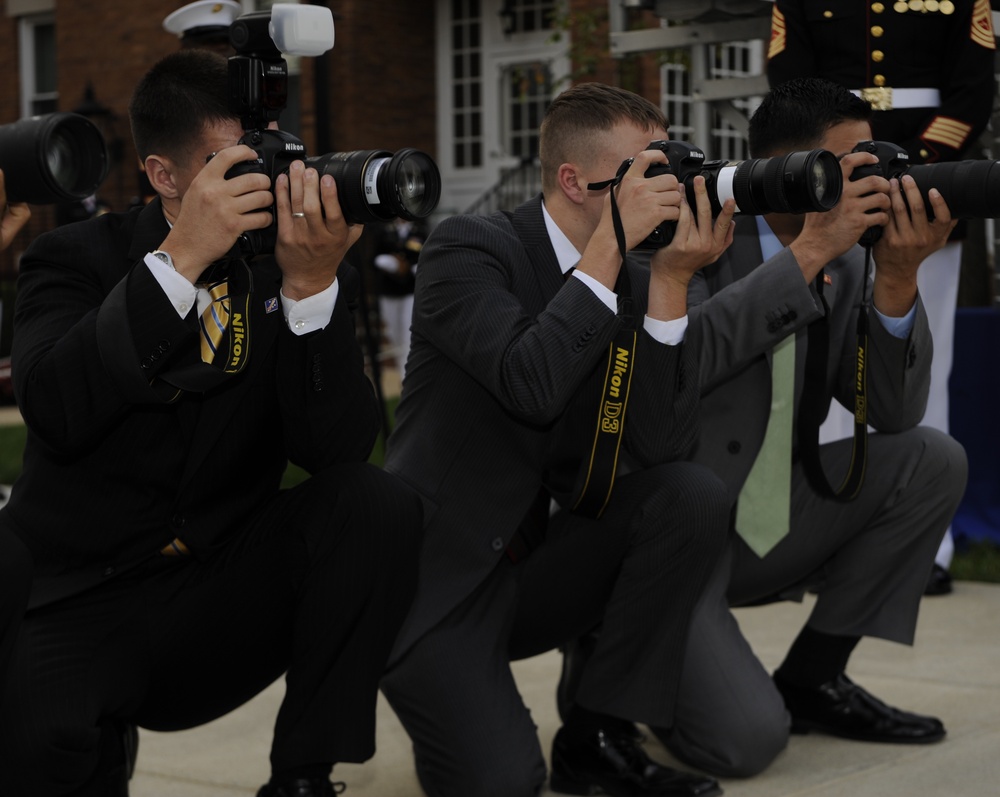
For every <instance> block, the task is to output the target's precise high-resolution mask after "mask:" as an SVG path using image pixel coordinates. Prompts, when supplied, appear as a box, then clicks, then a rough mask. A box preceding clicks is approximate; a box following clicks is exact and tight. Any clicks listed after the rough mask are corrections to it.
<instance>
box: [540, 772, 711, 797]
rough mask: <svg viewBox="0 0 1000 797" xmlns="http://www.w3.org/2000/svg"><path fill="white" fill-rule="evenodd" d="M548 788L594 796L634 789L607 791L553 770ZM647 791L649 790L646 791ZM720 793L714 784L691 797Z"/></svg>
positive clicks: (625, 795) (628, 795) (613, 796)
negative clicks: (712, 786)
mask: <svg viewBox="0 0 1000 797" xmlns="http://www.w3.org/2000/svg"><path fill="white" fill-rule="evenodd" d="M549 789H550V790H551V791H554V792H558V793H559V794H577V795H583V797H594V795H599V794H606V795H610V797H634V796H635V791H634V790H631V789H618V790H612V791H608V790H607V789H605V788H604V787H603V786H602V785H601V784H600V783H594V782H585V781H579V780H571V779H569V778H566V777H563V776H562V775H559V774H558V773H556V772H553V773H552V774H551V776H550V777H549ZM647 793H649V792H647ZM720 794H722V787H721V786H718V785H716V786H715V787H714V788H711V789H708V790H707V791H703V792H699V793H698V794H696V795H691V797H718V795H720Z"/></svg>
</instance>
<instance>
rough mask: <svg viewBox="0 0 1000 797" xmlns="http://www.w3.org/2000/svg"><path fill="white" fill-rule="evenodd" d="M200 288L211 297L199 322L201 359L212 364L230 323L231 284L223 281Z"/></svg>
mask: <svg viewBox="0 0 1000 797" xmlns="http://www.w3.org/2000/svg"><path fill="white" fill-rule="evenodd" d="M200 287H203V288H204V289H205V290H207V291H208V295H209V296H210V297H211V301H210V302H209V304H208V307H206V308H205V311H204V312H203V313H202V314H201V318H200V319H199V321H198V326H199V327H201V359H202V361H203V362H206V363H210V362H212V359H213V358H214V357H215V352H216V349H218V347H219V341H221V340H222V336H223V334H224V333H225V331H226V325H227V324H228V323H229V282H228V280H224V279H223V280H219V281H218V282H213V283H211V284H205V285H202V286H200Z"/></svg>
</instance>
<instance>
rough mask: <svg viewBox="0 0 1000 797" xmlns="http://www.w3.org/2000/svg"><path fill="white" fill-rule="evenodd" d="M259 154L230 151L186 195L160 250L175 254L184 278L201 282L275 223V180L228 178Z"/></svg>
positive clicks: (252, 174) (256, 175)
mask: <svg viewBox="0 0 1000 797" xmlns="http://www.w3.org/2000/svg"><path fill="white" fill-rule="evenodd" d="M256 157H257V153H256V152H254V151H253V149H251V148H250V147H248V146H246V145H244V144H238V145H236V146H233V147H226V148H225V149H222V150H219V152H217V153H216V154H215V156H214V157H213V158H212V159H211V160H210V161H208V163H206V164H205V166H204V167H202V169H201V171H199V172H198V174H197V175H195V177H194V179H193V180H192V181H191V185H190V186H188V188H187V191H185V192H184V196H183V200H182V202H181V205H180V210H179V212H178V213H177V217H176V219H173V220H172V221H173V227H172V228H171V230H170V233H169V234H168V235H167V237H166V239H165V240H164V241H163V243H162V244H161V245H160V248H161V249H165V250H166V251H168V252H170V254H171V256H172V257H173V261H174V267H175V268H176V269H177V271H178V273H180V274H182V275H183V276H185V277H187V278H188V279H189V280H191V282H196V281H197V280H198V277H199V276H200V275H201V273H202V272H203V271H204V270H205V269H206V268H207V267H208V266H209V265H210V264H211V263H213V262H214V261H216V260H218V259H219V258H221V257H223V256H224V255H225V254H226V253H227V252H228V251H229V250H230V249H232V247H233V244H235V243H236V240H237V238H239V236H240V235H241V234H242V233H244V232H245V231H247V230H260V229H263V228H264V227H267V226H268V225H269V224H270V223H271V213H270V211H268V210H267V208H269V207H270V206H271V204H272V202H273V201H274V200H273V197H272V195H271V191H270V188H271V180H270V178H268V176H267V175H266V174H260V173H255V172H250V173H247V174H241V175H239V176H236V177H233V178H232V179H229V180H227V179H226V172H227V171H228V170H229V169H230V168H231V167H233V166H234V165H236V164H237V163H240V162H243V161H248V160H253V159H255V158H256Z"/></svg>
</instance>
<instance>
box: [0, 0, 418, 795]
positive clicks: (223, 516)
mask: <svg viewBox="0 0 1000 797" xmlns="http://www.w3.org/2000/svg"><path fill="white" fill-rule="evenodd" d="M292 8H294V9H298V13H309V12H310V11H311V10H313V9H318V10H319V11H321V12H325V15H326V16H325V18H326V19H328V20H329V25H330V40H329V41H330V44H329V45H328V47H329V46H332V16H331V15H330V12H329V10H328V9H322V8H319V7H307V6H293V7H292ZM307 9H308V10H307ZM306 27H307V28H308V29H310V30H311V31H315V30H317V26H316V25H314V24H310V25H308V26H306ZM272 29H273V27H272ZM328 47H327V48H328ZM232 71H233V70H232V67H231V64H230V65H227V62H226V60H225V59H223V58H222V57H221V56H218V55H215V54H212V53H210V52H207V51H200V50H184V51H181V52H178V53H175V54H173V55H171V56H168V57H166V58H164V59H162V60H161V61H160V62H159V63H157V64H156V65H155V66H154V67H153V68H152V69H151V70H150V71H149V72H148V73H147V74H146V75H145V76H144V77H143V78H142V80H141V81H140V82H139V85H138V86H137V88H136V90H135V92H134V95H133V98H132V102H131V103H130V107H129V114H130V121H131V125H132V131H133V137H134V139H135V143H136V148H137V150H138V152H139V153H140V156H141V157H142V159H143V161H144V165H145V168H146V172H147V174H148V175H149V179H150V182H151V184H152V185H153V187H154V188H155V189H156V192H157V197H156V199H155V200H154V201H152V202H151V203H150V204H149V205H147V206H145V207H143V208H136V209H134V210H131V211H129V212H127V213H110V214H105V215H103V216H101V217H99V218H97V219H93V220H90V221H86V222H82V223H80V224H75V225H70V226H67V227H62V228H59V229H57V230H55V231H53V232H50V233H47V234H45V235H42V236H40V237H39V238H38V239H37V240H36V241H35V242H34V243H33V244H32V246H31V247H30V248H29V249H28V251H27V252H26V253H25V255H24V257H23V259H22V265H21V274H20V278H19V286H18V302H17V309H16V313H15V339H14V352H13V366H14V383H15V390H16V395H17V399H18V405H19V407H20V408H21V411H22V413H23V415H24V418H25V422H26V425H27V428H28V438H27V445H26V451H25V466H24V469H23V472H22V475H21V477H20V479H19V480H18V482H17V483H16V485H15V488H14V490H13V493H12V498H11V501H10V503H9V504H8V505H7V506H6V507H5V508H4V509H3V510H2V511H0V543H7V542H10V541H12V540H13V541H16V542H17V543H18V544H19V545H20V546H21V548H22V549H23V551H26V552H27V553H26V559H27V562H26V564H25V567H28V566H29V564H30V567H31V568H33V572H34V578H33V581H32V584H31V594H30V603H29V607H28V610H27V611H26V612H24V613H22V616H20V617H15V618H14V620H13V622H11V623H9V624H7V625H5V627H4V628H2V629H0V631H2V633H3V636H4V639H2V640H0V643H2V644H0V650H3V649H4V648H5V647H6V646H8V645H9V649H10V655H9V666H8V668H7V672H6V675H5V677H4V678H3V681H2V683H0V771H2V773H3V774H2V776H0V781H2V783H3V788H2V791H4V793H11V794H35V793H38V794H74V795H81V796H83V795H88V796H90V795H92V796H93V797H98V796H99V797H109V796H111V797H121V795H127V793H128V785H127V782H128V778H129V777H130V774H131V771H132V769H133V767H134V765H135V756H136V745H137V733H136V726H141V727H144V728H151V729H155V730H160V731H167V730H179V729H183V728H188V727H192V726H194V725H199V724H202V723H205V722H208V721H210V720H212V719H214V718H216V717H219V716H222V715H224V714H226V713H227V712H229V711H231V710H233V709H234V708H236V707H237V706H239V705H241V704H242V703H244V702H246V701H247V700H249V699H250V698H251V697H252V696H253V695H255V694H257V693H258V692H260V691H261V690H262V689H264V688H265V687H266V686H268V685H269V684H270V683H272V682H273V681H274V680H276V679H277V678H279V677H280V676H281V675H282V674H283V673H284V672H286V671H287V672H288V673H289V679H288V685H287V689H286V692H285V697H284V699H283V702H282V705H281V709H280V711H279V714H278V717H277V722H276V724H275V726H274V737H273V744H272V749H271V756H270V763H271V770H272V777H271V779H270V781H269V783H267V784H265V785H264V786H262V787H261V789H260V791H259V794H260V795H262V797H285V796H287V795H296V797H313V795H323V797H330V795H333V794H334V793H335V788H336V786H335V784H333V783H331V780H330V773H331V769H332V767H333V765H334V764H336V763H339V762H348V761H350V762H360V761H363V760H365V759H367V758H368V757H370V756H371V755H372V753H373V752H374V721H375V700H376V695H377V689H378V681H379V677H380V676H381V673H382V670H383V667H384V664H385V660H386V658H387V656H388V654H389V649H390V645H391V644H392V640H393V638H394V637H395V634H396V631H397V629H398V627H399V626H400V624H401V623H402V620H403V616H404V614H405V612H406V610H407V608H408V606H409V602H410V599H411V596H412V593H413V590H414V588H415V577H416V572H415V565H414V561H415V557H416V549H417V544H418V541H419V538H420V525H421V510H420V505H419V502H418V500H417V499H416V497H415V496H414V495H413V493H412V492H411V491H410V490H408V489H407V488H406V487H404V486H403V485H402V484H401V483H400V482H399V481H398V480H397V479H396V478H394V477H393V476H391V475H389V474H388V473H386V472H384V471H382V470H381V469H378V468H376V467H375V466H372V465H369V464H368V463H367V461H366V460H367V457H368V455H369V453H370V451H371V448H372V445H373V442H374V440H375V437H376V435H377V433H378V431H379V428H380V416H379V410H378V407H377V404H376V401H375V395H374V391H373V388H372V385H371V383H370V382H369V380H368V378H367V377H366V375H365V373H364V370H363V358H362V355H361V352H360V350H359V347H358V344H357V340H356V337H355V326H354V321H353V318H352V314H351V307H352V301H353V299H354V295H355V291H356V289H357V285H358V283H357V275H356V274H355V273H354V271H353V269H352V268H351V267H350V266H349V265H348V264H347V263H345V262H344V258H345V256H346V253H347V250H348V249H349V247H350V246H351V244H352V243H353V242H354V241H355V240H356V239H357V237H358V235H359V234H360V227H359V226H358V225H356V224H351V223H348V220H346V219H345V217H344V213H343V212H342V208H341V203H340V198H341V197H342V193H343V192H342V191H341V190H340V187H339V186H338V184H337V180H336V179H335V176H334V175H328V176H322V177H321V175H320V174H318V173H317V170H316V169H314V168H310V167H309V165H308V163H305V162H303V159H302V158H301V157H300V158H297V159H295V160H293V161H292V162H291V163H289V164H287V173H285V171H284V170H283V171H282V173H281V174H279V175H277V176H274V177H273V178H272V176H271V175H269V174H267V173H265V172H264V171H263V170H262V169H250V170H246V171H244V173H240V174H235V175H230V170H232V169H233V167H234V166H236V165H237V164H243V163H246V162H254V161H257V160H258V159H259V158H260V153H259V152H258V151H257V150H255V149H254V148H252V147H251V146H248V145H246V144H243V143H238V142H240V141H241V139H243V138H244V137H247V138H250V137H251V136H252V135H253V131H248V130H247V129H246V127H245V125H244V124H243V122H242V121H241V114H240V113H239V112H237V111H235V110H234V108H233V103H232V97H231V92H230V86H231V82H232V81H231V74H232ZM270 99H273V97H271V98H270ZM272 110H275V109H272ZM278 110H280V109H278ZM303 149H304V148H303ZM304 154H305V153H304V151H303V152H302V153H301V155H302V156H303V157H304ZM272 225H276V228H277V229H276V234H275V238H274V246H273V252H270V251H260V252H253V253H250V252H247V251H246V250H245V248H244V246H243V244H241V243H238V242H240V241H241V240H243V239H244V238H245V237H246V236H247V235H248V233H253V232H256V231H260V230H265V229H267V228H269V227H272ZM289 461H291V462H292V463H294V464H296V465H298V466H300V467H301V468H303V469H304V470H306V471H307V472H308V473H309V474H310V477H309V478H308V479H306V480H305V481H303V482H302V483H300V484H298V485H297V486H295V487H292V488H290V489H284V490H283V489H281V487H280V483H281V478H282V474H283V471H284V469H285V467H286V465H287V463H288V462H289ZM7 588H8V585H7V584H6V583H2V584H0V591H2V593H3V594H0V598H3V601H4V605H6V603H7V601H8V596H7V594H6V592H7Z"/></svg>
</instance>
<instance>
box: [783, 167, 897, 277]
mask: <svg viewBox="0 0 1000 797" xmlns="http://www.w3.org/2000/svg"><path fill="white" fill-rule="evenodd" d="M877 162H878V159H877V158H876V157H875V156H874V155H872V154H871V153H869V152H851V153H848V154H847V155H844V157H842V158H841V159H840V168H841V171H842V172H843V174H844V188H843V192H842V194H841V196H840V201H839V202H838V203H837V204H836V205H835V206H834V207H833V208H832V209H831V210H828V211H826V212H825V213H806V214H805V221H804V223H803V226H802V232H801V233H800V234H799V235H798V237H797V238H796V239H795V240H794V241H793V242H792V244H791V246H790V248H791V250H792V253H793V254H794V255H795V259H796V261H798V264H799V267H800V268H801V269H802V274H803V276H804V277H805V279H806V281H807V282H812V281H813V280H814V279H815V278H816V275H817V274H818V273H819V271H820V269H821V268H823V267H824V266H825V265H826V264H827V263H829V262H830V261H831V260H833V259H835V258H837V257H840V255H842V254H844V253H845V252H846V251H848V250H849V249H850V248H851V247H852V246H854V245H855V244H856V243H857V242H858V239H860V238H861V236H862V234H863V233H864V232H865V230H867V229H868V228H869V227H875V226H879V225H881V226H884V225H885V224H887V223H888V221H889V213H888V211H889V209H890V207H891V202H890V199H889V181H888V180H886V179H885V178H884V177H879V176H877V175H870V176H868V177H864V178H862V179H860V180H856V181H853V182H852V181H851V179H850V177H851V173H852V172H853V171H854V169H855V168H857V167H859V166H869V165H872V164H875V163H877Z"/></svg>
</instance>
